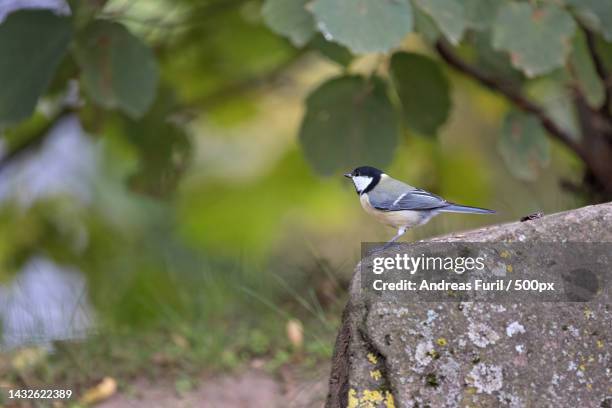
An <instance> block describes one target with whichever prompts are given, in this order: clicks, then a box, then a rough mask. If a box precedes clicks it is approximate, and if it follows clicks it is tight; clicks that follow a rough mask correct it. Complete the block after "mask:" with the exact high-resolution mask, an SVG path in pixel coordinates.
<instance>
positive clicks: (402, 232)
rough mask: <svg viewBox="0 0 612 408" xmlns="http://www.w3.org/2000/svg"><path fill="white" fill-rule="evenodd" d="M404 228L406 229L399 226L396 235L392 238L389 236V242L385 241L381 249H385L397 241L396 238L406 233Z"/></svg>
mask: <svg viewBox="0 0 612 408" xmlns="http://www.w3.org/2000/svg"><path fill="white" fill-rule="evenodd" d="M406 230H407V228H406V227H399V228H398V229H397V235H396V236H394V237H393V238H391V240H390V241H389V242H387V243H386V244H385V245H384V246H383V247H382V249H383V250H384V249H387V248H389V247H390V246H391V245H393V243H394V242H395V241H397V240H398V239H399V237H401V236H402V235H404V234H405V233H406Z"/></svg>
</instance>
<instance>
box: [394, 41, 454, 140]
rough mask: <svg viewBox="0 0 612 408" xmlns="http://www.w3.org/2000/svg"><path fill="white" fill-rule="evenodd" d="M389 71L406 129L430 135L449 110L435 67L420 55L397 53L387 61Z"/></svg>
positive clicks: (441, 77) (443, 83)
mask: <svg viewBox="0 0 612 408" xmlns="http://www.w3.org/2000/svg"><path fill="white" fill-rule="evenodd" d="M390 71H391V77H392V78H393V84H394V85H395V89H396V90H397V94H398V96H399V99H400V101H401V104H402V112H403V117H404V120H405V122H406V125H407V126H408V127H409V128H411V129H413V130H415V131H417V132H419V133H422V134H426V135H434V134H435V133H436V132H437V131H438V128H439V127H440V126H441V125H442V124H444V122H446V119H447V118H448V115H449V112H450V107H451V100H450V95H449V83H448V80H447V79H446V77H445V76H444V73H443V72H442V69H441V68H440V66H439V65H438V63H437V62H436V61H435V60H433V59H431V58H429V57H426V56H424V55H420V54H414V53H407V52H397V53H395V54H393V56H392V57H391V67H390Z"/></svg>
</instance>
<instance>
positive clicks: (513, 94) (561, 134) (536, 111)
mask: <svg viewBox="0 0 612 408" xmlns="http://www.w3.org/2000/svg"><path fill="white" fill-rule="evenodd" d="M436 50H437V51H438V54H440V57H442V59H443V60H444V61H445V62H446V63H447V64H449V65H450V66H452V67H453V68H455V69H457V70H458V71H460V72H462V73H463V74H465V75H467V76H469V77H470V78H473V79H475V80H477V81H478V82H480V83H481V84H482V85H484V86H486V87H487V88H489V89H491V90H493V91H495V92H498V93H500V94H502V95H504V96H505V97H506V98H507V99H509V100H510V101H512V102H513V103H514V104H515V105H516V106H517V107H519V108H520V109H522V110H523V111H525V112H528V113H531V114H533V115H534V116H536V117H537V118H538V119H539V121H540V123H541V124H542V126H543V127H544V128H545V129H546V130H547V131H548V132H549V133H550V134H551V135H552V136H553V137H555V138H556V139H557V140H559V141H560V142H561V143H563V144H565V145H566V146H567V147H569V148H570V149H571V150H573V151H574V152H575V153H576V154H577V155H579V156H580V157H581V158H583V159H585V156H586V155H585V152H584V150H583V148H582V146H581V145H580V144H578V143H577V142H576V141H575V140H574V139H573V137H572V135H571V134H569V133H568V132H566V131H565V130H564V129H562V128H561V127H559V125H557V123H555V121H553V120H552V119H551V118H550V117H549V116H548V115H547V114H546V112H545V111H544V109H543V108H542V107H541V106H539V105H537V104H536V103H534V102H533V101H531V100H529V99H528V98H527V97H525V96H524V95H523V94H522V93H521V92H519V91H517V90H516V88H515V87H514V86H512V85H510V84H508V83H505V82H504V81H503V80H501V79H498V78H495V77H493V76H491V75H489V74H487V73H485V72H483V71H481V70H479V69H478V68H477V67H474V66H472V65H470V64H468V63H467V62H465V61H463V60H462V59H461V58H460V57H459V56H457V55H456V54H455V53H454V51H453V50H452V49H451V47H450V46H449V45H448V44H447V43H446V42H444V41H443V40H438V41H437V42H436Z"/></svg>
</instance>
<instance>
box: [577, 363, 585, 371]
mask: <svg viewBox="0 0 612 408" xmlns="http://www.w3.org/2000/svg"><path fill="white" fill-rule="evenodd" d="M578 368H579V369H580V371H585V370H586V366H585V365H584V364H580V366H579V367H578Z"/></svg>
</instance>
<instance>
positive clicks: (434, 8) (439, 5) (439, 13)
mask: <svg viewBox="0 0 612 408" xmlns="http://www.w3.org/2000/svg"><path fill="white" fill-rule="evenodd" d="M414 2H415V3H416V5H417V6H418V7H419V8H420V9H421V10H423V11H424V12H425V13H426V14H428V15H429V16H430V17H431V18H433V20H434V21H435V22H436V24H437V25H438V28H439V29H440V31H442V33H444V35H445V36H446V38H448V40H449V41H450V42H451V43H453V44H455V45H457V44H459V42H460V41H461V37H463V32H464V31H465V26H466V19H465V10H464V8H463V5H462V4H461V2H460V1H459V0H414Z"/></svg>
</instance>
